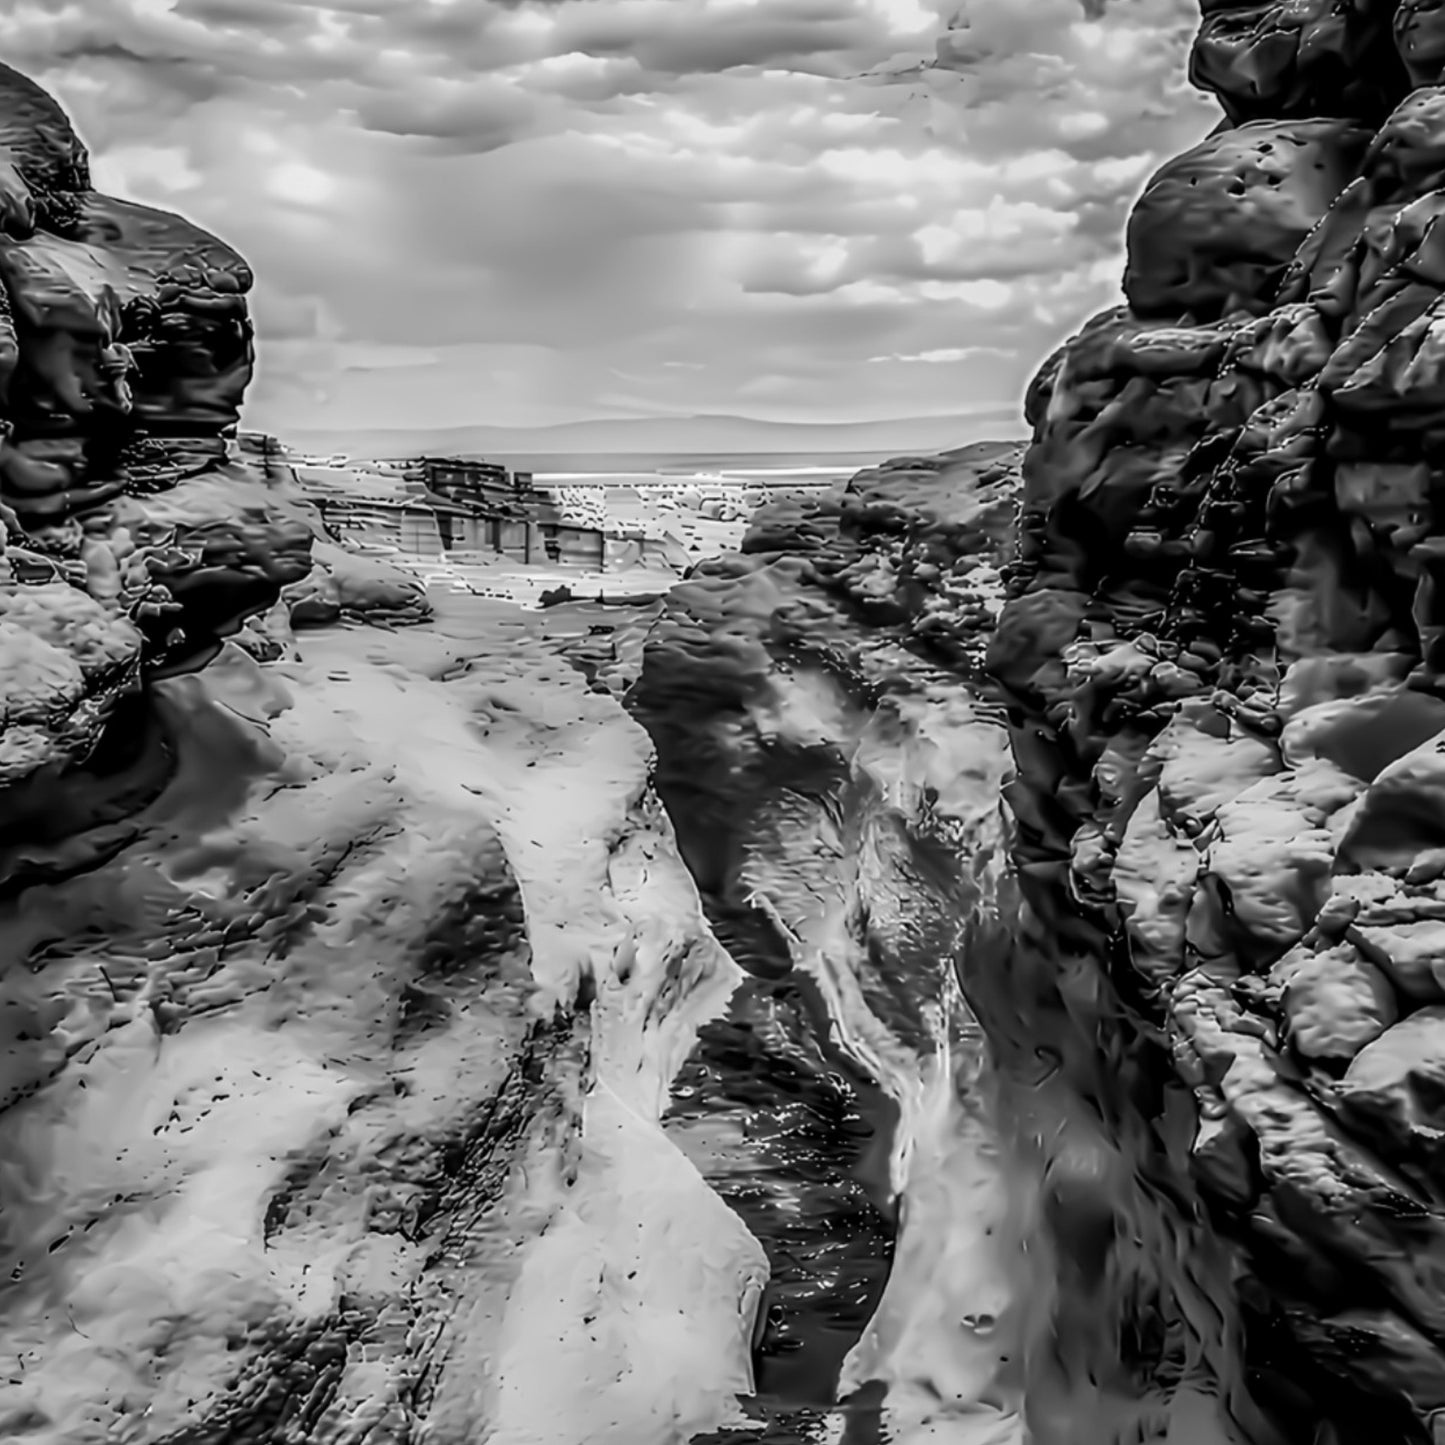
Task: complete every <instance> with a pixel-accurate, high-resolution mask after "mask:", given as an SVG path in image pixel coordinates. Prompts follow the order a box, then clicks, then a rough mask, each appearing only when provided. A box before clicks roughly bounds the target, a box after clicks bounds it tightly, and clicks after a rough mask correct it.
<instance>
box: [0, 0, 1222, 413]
mask: <svg viewBox="0 0 1445 1445" xmlns="http://www.w3.org/2000/svg"><path fill="white" fill-rule="evenodd" d="M1197 18H1198V9H1197V0H962V3H960V0H331V3H330V4H325V5H323V4H312V3H309V0H9V3H6V4H4V5H3V6H0V55H4V57H5V58H6V60H7V61H9V62H10V63H11V64H13V65H16V66H18V67H19V68H21V69H23V70H26V71H27V72H29V73H30V74H32V75H34V76H35V77H36V78H37V79H38V80H40V81H41V82H42V83H43V84H46V85H47V86H48V87H49V88H51V89H52V90H53V91H54V92H55V93H56V94H57V95H58V96H59V97H60V99H61V100H62V102H63V103H64V104H65V105H66V107H67V108H68V109H69V110H70V112H71V114H72V116H73V117H74V118H75V120H76V124H77V127H78V129H79V130H80V132H81V134H82V136H83V137H84V138H85V140H86V141H87V143H88V144H89V146H90V148H91V152H92V155H93V158H94V170H95V174H96V181H97V185H98V186H100V187H101V188H102V189H105V190H109V191H112V192H114V193H116V194H120V195H125V196H129V197H132V198H134V199H136V200H140V201H144V202H148V203H150V204H154V205H161V206H166V207H169V208H172V209H175V210H180V211H184V212H185V213H186V214H188V215H190V216H191V217H193V218H194V219H195V220H197V221H199V222H200V223H201V224H203V225H205V226H208V227H209V228H211V229H212V230H214V231H216V232H217V233H219V234H220V235H222V236H224V237H225V238H226V239H227V240H229V241H230V242H231V243H232V244H234V245H235V246H237V247H238V248H239V249H240V250H241V251H242V252H243V253H244V254H245V255H246V257H247V258H248V260H249V261H250V262H251V263H252V265H253V266H254V268H255V269H256V271H257V274H258V284H257V291H256V293H255V297H254V305H255V314H256V320H257V325H258V331H259V347H260V357H261V370H260V375H259V377H258V380H257V382H256V384H255V386H254V389H253V392H252V395H251V401H250V404H249V406H248V416H247V423H248V424H249V425H252V426H257V427H265V428H268V429H274V430H279V431H282V432H285V431H286V430H288V429H297V428H305V427H319V428H337V429H345V428H348V427H358V426H366V427H380V426H407V425H410V426H416V427H426V428H431V427H441V426H451V425H464V424H468V423H487V424H499V425H522V426H530V425H545V424H547V423H550V422H553V421H567V420H573V419H581V418H585V417H600V416H615V415H632V416H636V415H656V414H672V415H679V414H680V415H687V414H692V413H696V412H726V413H734V414H743V415H749V416H758V417H766V418H777V419H785V420H801V421H829V420H839V419H850V420H871V419H881V418H886V417H892V416H913V415H934V414H945V413H954V412H959V411H963V410H966V409H969V408H986V407H991V406H993V407H996V406H999V405H1008V404H1010V403H1012V402H1013V401H1015V399H1016V398H1017V397H1018V396H1019V394H1020V392H1021V389H1022V386H1023V384H1024V382H1025V380H1026V378H1027V376H1028V374H1029V373H1030V371H1031V370H1032V368H1033V367H1034V366H1035V365H1036V363H1037V362H1038V360H1040V359H1041V358H1042V356H1043V355H1044V354H1045V353H1046V352H1047V351H1048V350H1050V349H1051V347H1052V346H1053V344H1054V343H1055V342H1056V341H1057V340H1058V339H1060V338H1061V337H1062V336H1063V335H1065V334H1067V333H1068V332H1069V331H1070V330H1072V329H1073V328H1074V327H1075V326H1076V325H1077V324H1078V323H1079V322H1080V321H1081V320H1082V319H1083V318H1084V317H1085V316H1087V315H1088V314H1089V313H1090V312H1092V311H1094V310H1097V309H1098V308H1100V307H1101V306H1106V305H1110V304H1113V302H1114V300H1115V298H1116V297H1117V287H1118V278H1119V273H1120V267H1121V256H1120V248H1119V238H1120V232H1121V228H1122V224H1123V221H1124V217H1125V215H1126V212H1127V209H1128V206H1129V204H1130V202H1131V201H1132V199H1133V197H1134V196H1135V195H1136V194H1137V192H1138V190H1139V187H1140V186H1141V184H1142V183H1143V181H1144V180H1145V179H1146V178H1147V176H1148V174H1149V172H1150V171H1151V170H1152V169H1153V168H1154V167H1155V166H1156V165H1158V164H1159V162H1160V161H1161V160H1163V159H1164V158H1165V157H1167V156H1168V155H1170V154H1172V153H1174V152H1175V151H1177V150H1179V149H1181V148H1183V147H1184V146H1186V145H1188V144H1190V143H1191V142H1192V141H1194V140H1195V139H1197V138H1198V137H1199V136H1201V135H1202V134H1204V133H1205V132H1206V131H1207V130H1208V128H1209V127H1210V125H1211V124H1212V123H1213V121H1214V119H1215V117H1216V116H1217V111H1215V110H1214V108H1213V106H1212V105H1211V104H1209V103H1207V102H1206V101H1204V99H1203V98H1202V97H1198V96H1196V95H1194V94H1193V93H1192V92H1190V91H1189V90H1188V88H1187V87H1186V85H1185V83H1184V80H1183V62H1184V53H1185V50H1186V47H1187V45H1188V41H1189V37H1190V36H1191V34H1192V32H1193V29H1194V27H1195V25H1196V24H1197Z"/></svg>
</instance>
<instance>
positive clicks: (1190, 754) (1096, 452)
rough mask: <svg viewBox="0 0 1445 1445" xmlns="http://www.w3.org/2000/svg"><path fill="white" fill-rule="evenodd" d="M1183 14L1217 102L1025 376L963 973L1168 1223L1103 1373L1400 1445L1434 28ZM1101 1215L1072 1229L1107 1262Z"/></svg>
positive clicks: (1435, 311)
mask: <svg viewBox="0 0 1445 1445" xmlns="http://www.w3.org/2000/svg"><path fill="white" fill-rule="evenodd" d="M1202 9H1203V10H1204V12H1205V14H1204V21H1203V26H1202V28H1201V31H1200V33H1199V36H1198V39H1197V41H1196V43H1195V47H1194V52H1193V57H1192V61H1191V67H1190V73H1191V76H1192V78H1193V79H1194V80H1195V81H1196V83H1198V84H1200V85H1202V86H1204V87H1206V88H1208V89H1210V90H1212V91H1214V93H1215V94H1217V95H1218V97H1219V99H1220V102H1221V104H1222V106H1223V107H1224V110H1225V112H1226V115H1227V117H1228V119H1227V120H1226V121H1225V122H1224V124H1223V125H1221V127H1219V128H1218V129H1217V130H1216V132H1215V133H1214V134H1212V135H1211V136H1209V137H1208V138H1206V139H1205V140H1203V141H1201V142H1200V144H1199V145H1198V146H1196V147H1195V148H1194V149H1193V150H1191V151H1189V152H1188V153H1186V154H1185V155H1183V156H1181V157H1179V158H1178V159H1176V160H1174V161H1171V162H1170V163H1168V164H1167V165H1166V166H1164V167H1163V169H1162V170H1160V172H1159V173H1158V174H1157V175H1156V176H1155V177H1154V178H1153V180H1152V181H1151V182H1150V183H1149V184H1148V186H1147V187H1146V189H1145V191H1144V193H1143V195H1142V197H1141V198H1140V200H1139V202H1138V204H1137V206H1136V208H1135V211H1134V214H1133V217H1132V219H1131V221H1130V223H1129V229H1128V248H1129V256H1128V267H1127V270H1126V273H1125V276H1124V292H1125V296H1126V300H1127V305H1126V306H1124V307H1121V308H1119V309H1117V310H1114V311H1111V312H1108V313H1106V314H1104V315H1102V316H1099V317H1097V318H1095V319H1094V320H1093V321H1091V322H1090V323H1089V324H1088V325H1087V326H1085V327H1084V329H1083V330H1082V331H1081V332H1080V334H1079V335H1078V336H1076V337H1075V338H1073V339H1072V340H1071V341H1070V342H1069V343H1068V344H1067V345H1066V346H1065V347H1064V348H1063V349H1062V350H1061V351H1060V352H1059V353H1058V354H1057V355H1055V356H1054V357H1052V358H1051V359H1050V360H1049V362H1048V363H1046V365H1045V366H1044V368H1043V369H1042V371H1041V372H1040V373H1039V375H1038V377H1037V379H1036V380H1035V382H1034V384H1033V386H1032V388H1031V391H1030V394H1029V397H1028V403H1027V414H1028V420H1029V422H1030V423H1031V425H1032V428H1033V443H1032V445H1031V447H1030V448H1029V452H1028V455H1027V457H1026V459H1025V462H1024V490H1023V504H1022V514H1021V518H1020V543H1019V548H1018V553H1017V557H1016V559H1015V560H1014V561H1013V563H1012V565H1011V567H1010V569H1009V572H1010V576H1009V600H1008V603H1007V605H1006V607H1005V608H1004V610H1003V614H1002V616H1001V618H1000V621H999V625H998V628H997V631H996V633H995V636H994V638H993V642H992V648H991V654H990V667H991V671H992V673H993V675H994V677H995V678H996V679H997V680H998V681H999V683H1000V684H1001V686H1002V687H1003V689H1004V691H1005V694H1006V696H1007V699H1008V703H1009V708H1008V715H1009V730H1010V734H1011V739H1012V747H1013V755H1014V759H1015V763H1016V769H1017V771H1016V777H1015V778H1014V780H1013V781H1012V782H1011V783H1010V785H1009V788H1008V803H1009V807H1010V810H1011V812H1012V814H1013V817H1014V818H1015V820H1016V829H1015V840H1014V850H1013V856H1014V861H1015V868H1016V875H1017V878H1018V887H1019V890H1020V894H1021V905H1020V914H1019V918H1018V922H1017V933H1016V946H1015V948H1014V949H1013V951H1012V953H1011V955H1010V958H1011V962H1010V965H1009V971H1010V985H1009V986H1008V987H1007V988H998V987H996V986H993V985H991V984H990V983H989V981H988V980H987V979H983V978H980V977H978V975H977V973H975V978H974V984H973V986H972V987H971V989H970V996H971V998H973V999H974V1001H975V1002H976V1003H977V1004H978V1006H979V1009H980V1014H981V1017H982V1018H983V1022H984V1024H985V1027H986V1029H987V1030H988V1032H989V1035H990V1037H991V1039H992V1041H993V1043H994V1046H995V1051H996V1053H997V1056H998V1057H999V1059H1000V1061H1001V1063H1002V1064H1003V1066H1004V1067H1005V1068H1006V1069H1007V1068H1010V1067H1021V1066H1022V1065H1023V1063H1024V1062H1026V1061H1027V1060H1029V1059H1030V1058H1031V1057H1032V1055H1033V1053H1034V1050H1035V1049H1036V1048H1037V1047H1039V1046H1040V1044H1043V1045H1044V1046H1047V1047H1049V1048H1050V1049H1052V1050H1053V1051H1055V1052H1056V1054H1057V1056H1058V1057H1059V1059H1060V1060H1061V1061H1062V1064H1061V1067H1062V1071H1063V1076H1064V1077H1065V1079H1066V1080H1067V1081H1068V1086H1069V1088H1070V1089H1071V1091H1072V1092H1073V1093H1074V1094H1075V1095H1077V1096H1078V1097H1079V1098H1081V1099H1083V1100H1086V1101H1087V1102H1088V1104H1089V1105H1090V1107H1091V1108H1092V1109H1093V1110H1094V1111H1095V1112H1096V1113H1097V1115H1098V1117H1100V1118H1101V1119H1103V1120H1104V1121H1105V1124H1106V1136H1107V1138H1108V1140H1109V1141H1110V1146H1111V1148H1113V1149H1115V1150H1117V1151H1118V1153H1119V1155H1120V1157H1122V1158H1125V1159H1127V1160H1128V1161H1130V1163H1131V1164H1132V1165H1133V1167H1134V1168H1136V1169H1137V1170H1139V1171H1141V1172H1142V1173H1143V1174H1145V1175H1147V1176H1148V1177H1149V1178H1150V1179H1151V1180H1152V1186H1151V1187H1152V1190H1153V1194H1154V1198H1155V1200H1156V1205H1155V1214H1156V1217H1158V1218H1167V1219H1168V1220H1169V1221H1170V1228H1169V1229H1168V1230H1160V1231H1156V1233H1155V1236H1154V1242H1155V1243H1158V1244H1165V1245H1166V1247H1167V1249H1168V1251H1169V1256H1168V1257H1165V1256H1162V1255H1156V1256H1155V1257H1153V1258H1152V1259H1150V1258H1144V1259H1138V1258H1136V1259H1135V1261H1134V1263H1133V1265H1132V1266H1131V1269H1132V1271H1133V1273H1134V1275H1135V1277H1136V1278H1137V1279H1138V1280H1142V1281H1146V1282H1147V1288H1145V1289H1143V1290H1141V1292H1140V1294H1139V1297H1138V1299H1137V1301H1136V1304H1135V1307H1134V1308H1133V1309H1132V1310H1131V1311H1130V1312H1129V1313H1128V1315H1127V1316H1126V1318H1124V1319H1123V1320H1122V1321H1120V1324H1121V1330H1120V1333H1119V1336H1118V1350H1117V1357H1118V1359H1119V1361H1120V1362H1121V1365H1122V1366H1123V1368H1124V1369H1125V1373H1126V1374H1129V1375H1132V1376H1133V1377H1134V1380H1135V1382H1136V1384H1137V1386H1138V1388H1140V1389H1143V1390H1147V1389H1150V1388H1155V1389H1157V1388H1159V1382H1160V1381H1168V1380H1174V1379H1180V1378H1192V1379H1196V1380H1199V1381H1201V1382H1202V1384H1203V1386H1204V1388H1206V1389H1207V1390H1209V1391H1210V1392H1212V1393H1214V1394H1216V1395H1218V1396H1219V1397H1220V1398H1221V1399H1222V1400H1223V1401H1224V1403H1225V1404H1226V1406H1227V1407H1228V1413H1229V1414H1230V1415H1232V1417H1233V1419H1234V1421H1235V1425H1236V1428H1238V1429H1239V1430H1240V1431H1241V1432H1242V1436H1243V1438H1246V1439H1250V1440H1266V1439H1267V1440H1280V1441H1287V1442H1290V1445H1294V1442H1307V1441H1321V1440H1329V1441H1331V1442H1336V1445H1352V1442H1356V1441H1360V1442H1363V1441H1367V1440H1377V1439H1381V1438H1384V1437H1385V1436H1388V1437H1389V1438H1390V1439H1392V1440H1395V1439H1398V1440H1402V1441H1416V1440H1418V1441H1427V1440H1431V1439H1438V1438H1440V1436H1439V1433H1438V1432H1439V1431H1440V1430H1441V1429H1442V1428H1445V1311H1442V1299H1445V1296H1442V1293H1441V1279H1442V1277H1445V1276H1442V1270H1445V1159H1442V1155H1441V1154H1440V1150H1439V1140H1440V1139H1441V1137H1442V1133H1441V1131H1442V1129H1445V1117H1442V1116H1441V1114H1440V1112H1439V1109H1440V1096H1439V1087H1438V1082H1437V1081H1438V1079H1439V1077H1440V1074H1441V1070H1442V1068H1445V1052H1442V1050H1445V1032H1442V1024H1441V1009H1440V1005H1441V1003H1442V1001H1445V994H1442V989H1441V984H1440V981H1439V980H1438V979H1437V977H1436V971H1437V969H1438V968H1439V967H1440V963H1439V952H1438V950H1439V948H1440V947H1441V945H1442V944H1445V935H1442V934H1441V933H1440V931H1439V929H1440V919H1442V918H1445V848H1442V845H1445V832H1442V824H1441V818H1442V816H1445V815H1442V813H1441V811H1440V801H1441V800H1440V796H1439V795H1440V789H1441V786H1442V785H1441V778H1442V777H1445V652H1442V650H1441V637H1442V635H1445V611H1442V600H1441V599H1442V595H1445V594H1442V581H1445V572H1442V570H1441V558H1442V557H1445V511H1442V510H1441V506H1442V504H1441V495H1442V492H1441V483H1440V470H1439V468H1440V445H1441V438H1442V436H1445V433H1442V431H1441V429H1440V423H1439V415H1440V408H1441V405H1442V402H1445V372H1442V357H1445V352H1442V350H1441V348H1440V346H1439V342H1438V332H1439V328H1440V325H1441V322H1440V317H1441V315H1442V314H1445V312H1442V308H1445V252H1442V250H1441V239H1442V237H1445V230H1442V229H1441V228H1440V227H1439V225H1438V224H1437V222H1438V221H1439V220H1440V218H1441V217H1442V215H1445V85H1442V84H1441V81H1442V69H1441V67H1442V64H1445V9H1442V8H1441V7H1439V6H1437V5H1435V4H1432V3H1402V4H1399V5H1396V4H1393V3H1374V0H1359V3H1351V4H1344V5H1337V4H1334V3H1319V4H1313V3H1307V4H1294V3H1289V4H1284V3H1278V4H1253V5H1244V6H1234V5H1231V6H1223V5H1216V4H1212V3H1206V4H1204V5H1203V6H1202ZM1024 998H1027V999H1028V1006H1027V1007H1026V1008H1023V1007H1021V1006H1020V1001H1021V1000H1022V999H1024ZM1018 1019H1022V1020H1023V1021H1024V1022H1025V1024H1026V1028H1024V1029H1020V1028H1019V1027H1018V1026H1017V1025H1016V1024H1015V1022H1014V1021H1015V1020H1018ZM1083 1040H1087V1041H1088V1043H1087V1046H1084V1045H1083V1043H1082V1041H1083ZM1136 1225H1137V1218H1135V1217H1130V1215H1129V1214H1128V1213H1127V1212H1126V1211H1124V1210H1123V1209H1122V1208H1116V1209H1115V1210H1114V1211H1113V1212H1112V1216H1111V1217H1110V1218H1109V1219H1108V1220H1106V1221H1105V1226H1106V1228H1107V1230H1108V1231H1109V1232H1111V1234H1112V1235H1113V1237H1114V1239H1115V1241H1116V1242H1115V1243H1114V1245H1113V1246H1112V1256H1113V1259H1114V1261H1115V1267H1117V1265H1118V1262H1119V1261H1121V1260H1122V1259H1123V1258H1124V1257H1125V1255H1126V1254H1128V1253H1130V1252H1136V1250H1135V1246H1134V1244H1131V1243H1130V1240H1129V1236H1130V1235H1131V1234H1133V1233H1135V1232H1136ZM1206 1259H1212V1260H1213V1266H1212V1268H1213V1273H1212V1274H1211V1273H1208V1272H1206V1271H1205V1270H1204V1269H1203V1268H1202V1262H1203V1261H1205V1260H1206ZM1181 1260H1182V1261H1183V1262H1184V1264H1185V1265H1186V1270H1185V1271H1184V1272H1183V1273H1181V1270H1180V1268H1179V1264H1180V1261H1181ZM1185 1275H1188V1276H1189V1278H1187V1279H1186V1278H1185V1277H1184V1276H1185ZM1151 1382H1152V1384H1151ZM1432 1431H1433V1432H1435V1433H1433V1434H1432ZM1049 1438H1053V1437H1052V1436H1051V1437H1049ZM1067 1438H1073V1437H1071V1436H1070V1437H1067Z"/></svg>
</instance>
